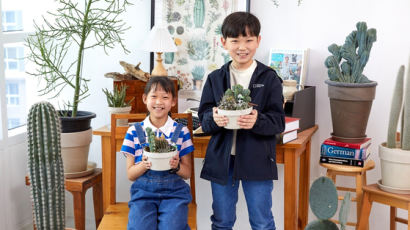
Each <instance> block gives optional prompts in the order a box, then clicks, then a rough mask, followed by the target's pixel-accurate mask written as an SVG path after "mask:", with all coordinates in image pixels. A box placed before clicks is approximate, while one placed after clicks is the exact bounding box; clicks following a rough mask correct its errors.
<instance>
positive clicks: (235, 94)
mask: <svg viewBox="0 0 410 230" xmlns="http://www.w3.org/2000/svg"><path fill="white" fill-rule="evenodd" d="M250 94H251V91H250V90H249V89H244V88H243V86H242V85H239V84H238V85H234V86H233V87H232V89H227V90H226V91H225V94H224V96H223V97H222V99H221V101H220V103H219V105H218V114H220V115H225V116H227V117H228V119H229V121H228V124H227V125H226V126H225V128H226V129H239V125H238V124H237V120H238V118H239V116H241V115H246V114H250V113H251V111H252V106H251V104H250V102H251V97H250Z"/></svg>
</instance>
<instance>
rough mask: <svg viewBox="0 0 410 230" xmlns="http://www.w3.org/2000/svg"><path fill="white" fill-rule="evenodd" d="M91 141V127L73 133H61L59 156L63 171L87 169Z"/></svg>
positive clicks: (72, 171)
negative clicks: (61, 160)
mask: <svg viewBox="0 0 410 230" xmlns="http://www.w3.org/2000/svg"><path fill="white" fill-rule="evenodd" d="M91 141H92V129H88V130H86V131H81V132H74V133H61V157H62V159H63V165H64V173H76V172H83V171H86V170H87V163H88V150H89V149H90V143H91Z"/></svg>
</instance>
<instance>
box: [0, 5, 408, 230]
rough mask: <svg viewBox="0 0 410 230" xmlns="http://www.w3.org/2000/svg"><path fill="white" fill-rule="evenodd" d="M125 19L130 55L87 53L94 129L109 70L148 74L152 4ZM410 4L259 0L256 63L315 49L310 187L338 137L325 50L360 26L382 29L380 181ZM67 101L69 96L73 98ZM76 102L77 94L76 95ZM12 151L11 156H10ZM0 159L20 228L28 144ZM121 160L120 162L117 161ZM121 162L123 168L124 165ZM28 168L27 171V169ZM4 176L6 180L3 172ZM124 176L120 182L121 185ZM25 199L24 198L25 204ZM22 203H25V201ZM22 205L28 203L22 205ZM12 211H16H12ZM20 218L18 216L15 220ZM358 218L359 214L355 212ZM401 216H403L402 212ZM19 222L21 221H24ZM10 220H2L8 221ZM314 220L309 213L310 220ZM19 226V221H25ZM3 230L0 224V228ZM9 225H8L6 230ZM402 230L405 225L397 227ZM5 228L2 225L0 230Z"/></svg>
mask: <svg viewBox="0 0 410 230" xmlns="http://www.w3.org/2000/svg"><path fill="white" fill-rule="evenodd" d="M133 3H134V5H133V6H130V7H129V8H128V12H127V13H126V14H124V18H125V21H126V22H127V24H128V25H130V26H131V29H130V30H129V31H127V32H126V34H125V36H124V38H125V42H126V45H127V47H128V48H129V49H130V50H131V54H130V55H124V54H123V52H121V51H120V48H116V49H114V50H109V51H108V52H109V54H110V55H109V56H106V55H104V53H103V51H102V50H100V49H96V50H91V51H89V52H88V53H86V55H85V63H84V65H85V68H84V71H83V73H84V74H86V75H87V76H86V77H90V78H91V79H92V80H91V82H90V84H89V87H90V92H91V96H90V97H89V98H87V99H86V100H85V101H84V102H83V103H82V104H81V105H80V109H82V110H89V111H93V112H95V113H96V114H97V118H95V119H94V120H93V122H92V125H93V127H94V128H97V127H100V126H102V125H104V124H107V123H108V121H109V118H108V111H107V105H106V101H105V97H104V95H103V93H102V91H101V89H102V88H111V87H112V80H111V79H106V78H104V77H103V75H104V73H106V72H114V71H116V72H123V70H122V68H121V66H120V65H119V64H118V62H119V61H120V60H124V61H127V62H129V63H133V64H136V63H138V62H139V61H141V62H142V64H141V67H142V69H143V70H145V71H148V68H149V55H148V53H147V52H142V51H140V50H138V47H139V45H140V44H141V43H142V42H143V41H144V39H145V37H146V34H147V32H148V31H149V25H150V23H149V18H150V3H149V1H134V2H133ZM409 10H410V2H409V1H408V0H393V1H381V0H345V1H340V0H338V1H336V0H304V1H303V2H302V5H301V6H300V7H297V0H286V1H285V0H280V7H279V8H276V7H275V6H274V5H273V3H272V1H270V0H253V1H252V3H251V12H252V13H254V14H255V15H256V16H257V17H258V18H259V19H260V21H261V24H262V32H261V33H262V41H261V45H260V48H259V50H258V52H257V54H256V58H257V59H258V60H260V61H262V62H264V63H267V59H268V54H269V49H270V48H271V47H278V48H303V47H306V48H309V49H310V56H309V61H308V63H309V66H308V73H307V79H306V84H307V85H315V86H316V98H317V99H316V123H317V124H318V125H319V130H318V132H317V133H316V135H315V136H314V138H313V139H312V157H311V181H313V180H314V179H315V178H317V177H319V176H322V175H325V172H324V170H323V169H322V168H320V167H319V166H318V163H317V162H318V161H319V145H320V143H321V141H323V140H324V139H325V138H327V137H328V136H329V133H330V132H331V131H332V128H331V118H330V109H329V105H328V104H329V103H328V101H329V100H328V97H327V86H326V85H325V84H324V80H325V79H326V78H327V70H326V68H325V66H324V65H323V62H324V60H325V58H326V57H327V56H328V55H329V53H328V52H327V46H328V45H330V44H332V43H337V44H343V42H344V39H345V37H346V36H347V35H348V34H349V33H350V32H351V31H352V30H353V29H355V24H356V22H357V21H366V22H367V24H368V26H369V27H373V28H376V29H377V33H378V34H377V37H378V38H377V39H378V40H377V42H375V43H374V45H373V50H372V53H371V56H370V60H369V62H368V64H367V66H366V68H365V74H366V75H367V76H368V77H369V78H370V79H372V80H376V81H377V82H378V83H379V85H378V86H377V93H376V99H375V101H374V103H373V108H372V112H371V114H370V118H369V123H368V128H367V135H368V136H370V137H372V138H373V145H372V155H371V158H372V159H373V160H374V161H375V162H376V168H375V169H374V170H372V171H370V172H369V173H368V182H369V183H375V182H376V181H377V180H378V179H380V163H379V159H378V157H377V145H378V144H379V143H381V142H383V141H384V139H385V136H386V134H385V133H386V129H387V120H388V112H387V111H388V109H389V105H390V98H391V93H392V92H391V91H392V90H393V84H394V79H395V76H396V73H397V70H398V67H399V65H400V64H407V61H408V57H409V54H410V31H409V28H410V15H409V13H408V12H409ZM67 95H69V94H67ZM70 98H71V96H70ZM100 146H101V143H100V140H99V138H98V137H95V138H94V139H93V143H92V146H91V152H90V157H89V160H90V161H95V162H97V163H98V166H99V167H101V154H100V153H101V147H100ZM5 153H6V154H5ZM0 154H1V156H2V158H1V159H2V160H1V162H2V165H1V166H2V170H4V167H3V166H5V164H4V162H5V161H4V160H6V159H7V160H8V161H7V165H8V167H6V170H7V171H6V172H7V173H6V174H7V176H1V175H0V179H1V182H2V184H3V182H4V181H5V182H6V188H7V189H6V190H3V189H2V190H1V192H2V193H1V194H0V195H2V196H0V199H2V200H1V202H2V203H3V202H5V203H6V208H3V209H2V212H1V213H2V214H3V213H5V210H7V212H8V213H10V215H11V218H8V220H7V221H8V223H9V224H10V225H9V228H7V229H18V227H19V223H20V222H21V221H23V222H24V221H25V222H27V221H29V220H30V218H31V217H30V215H31V207H30V206H31V205H30V204H29V203H27V201H28V199H24V197H26V198H27V196H28V195H29V193H28V190H27V189H25V188H24V175H25V172H26V171H25V169H26V166H25V144H24V143H23V144H20V145H19V146H15V147H14V148H13V149H9V150H5V151H4V152H0ZM119 159H121V158H119ZM195 162H196V163H195V166H196V170H197V189H196V190H197V202H198V220H199V222H198V225H199V226H198V229H200V230H201V229H209V227H210V221H209V216H210V214H211V202H212V198H211V194H210V193H211V191H210V186H209V182H208V181H205V180H202V179H199V173H200V169H201V166H202V161H201V160H200V159H197V160H196V161H195ZM122 163H123V162H119V163H118V165H119V166H120V165H121V164H122ZM23 169H24V170H23ZM1 172H2V175H4V174H3V171H1ZM118 172H119V175H118V177H119V183H118V186H117V187H118V188H119V190H118V194H117V197H118V199H119V200H124V201H126V200H128V197H129V195H128V190H129V182H127V180H126V179H125V178H126V177H125V175H124V173H123V172H124V170H121V169H118ZM279 176H280V177H279V181H276V182H275V186H274V187H275V188H274V192H273V194H272V195H273V198H274V201H273V203H274V207H273V211H274V216H275V221H276V224H277V227H278V229H283V206H284V204H283V166H282V165H280V166H279ZM120 178H121V179H120ZM342 183H344V184H350V185H352V186H353V182H352V179H350V178H346V179H344V180H342ZM19 197H20V198H19ZM67 197H68V198H67V202H66V203H67V206H68V207H67V214H68V215H69V216H72V211H70V210H72V207H71V204H72V202H71V195H70V194H67ZM20 199H23V200H20ZM22 202H24V204H22ZM91 204H92V200H91V196H90V194H89V193H88V194H87V203H86V205H87V220H89V221H91V222H93V221H92V219H93V214H92V213H93V209H92V205H91ZM9 210H10V211H9ZM246 210H247V209H246V204H245V202H244V199H243V195H241V196H240V201H239V203H238V219H237V223H236V225H235V229H236V230H238V229H241V230H242V229H250V227H249V224H248V217H247V211H246ZM17 213H18V214H17ZM353 214H354V213H353ZM401 215H402V216H405V214H403V213H401ZM388 216H389V215H388V208H387V207H386V206H383V205H379V204H375V205H374V206H373V208H372V213H371V216H370V223H371V225H370V229H372V230H373V229H375V230H383V229H388ZM21 218H22V219H23V220H21ZM5 219H6V218H2V219H1V220H2V222H3V220H5ZM313 219H316V218H315V217H314V216H313V215H312V214H311V213H310V215H309V220H313ZM20 220H21V221H20ZM0 226H1V225H0ZM2 227H3V226H2ZM401 227H403V226H399V229H404V228H401ZM0 228H1V227H0Z"/></svg>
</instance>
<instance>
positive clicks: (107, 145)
mask: <svg viewBox="0 0 410 230" xmlns="http://www.w3.org/2000/svg"><path fill="white" fill-rule="evenodd" d="M110 150H111V140H110V137H107V136H103V137H101V152H102V181H103V185H102V188H103V212H105V210H107V208H108V206H109V205H110V197H111V193H110V188H111V186H112V185H111V177H110V175H111V168H110V162H111V156H110V155H111V154H110Z"/></svg>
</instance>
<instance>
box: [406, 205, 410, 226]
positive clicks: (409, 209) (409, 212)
mask: <svg viewBox="0 0 410 230" xmlns="http://www.w3.org/2000/svg"><path fill="white" fill-rule="evenodd" d="M407 230H410V203H407Z"/></svg>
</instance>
